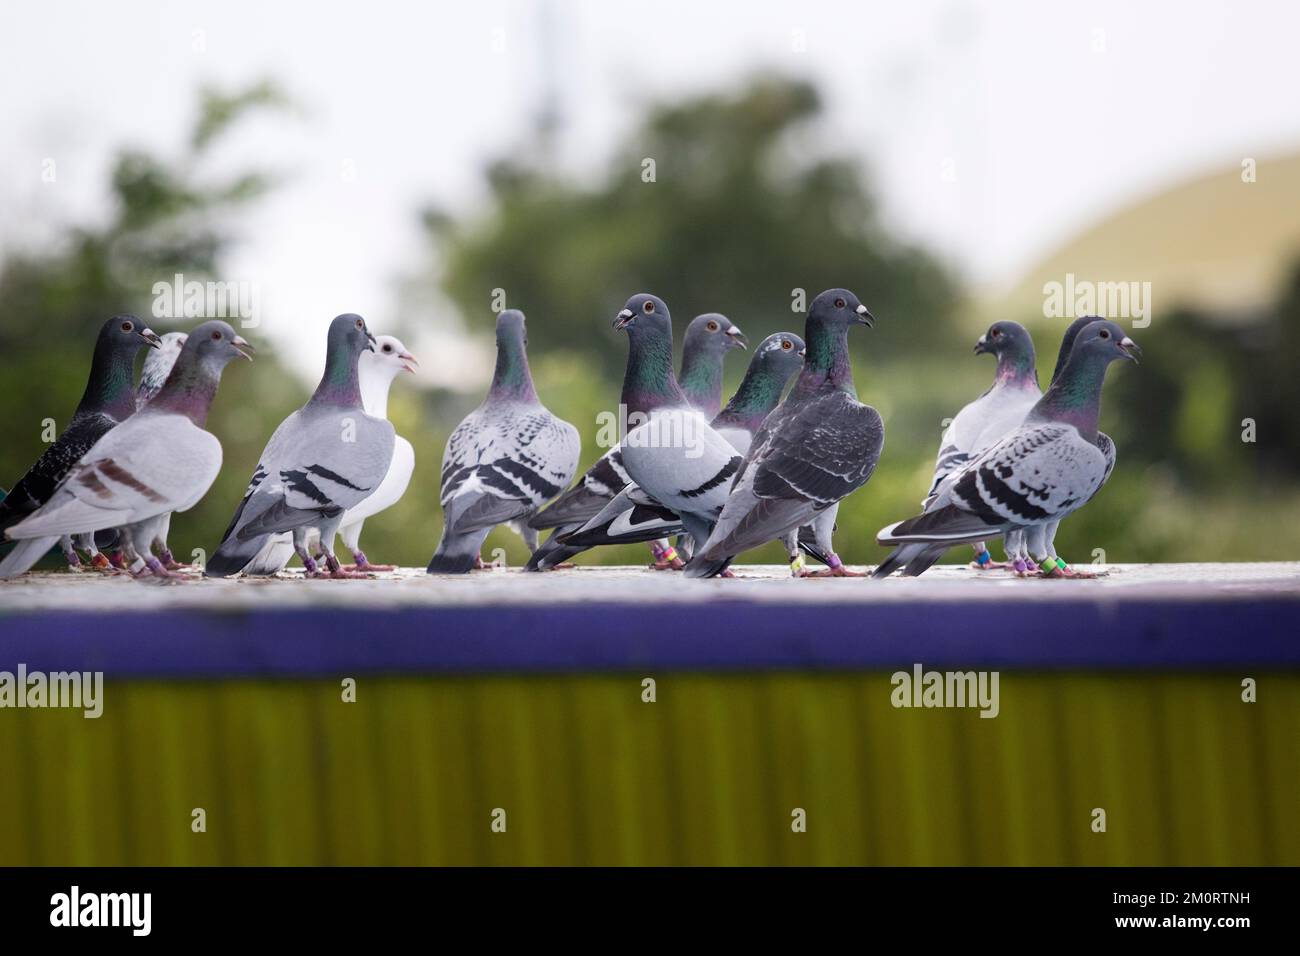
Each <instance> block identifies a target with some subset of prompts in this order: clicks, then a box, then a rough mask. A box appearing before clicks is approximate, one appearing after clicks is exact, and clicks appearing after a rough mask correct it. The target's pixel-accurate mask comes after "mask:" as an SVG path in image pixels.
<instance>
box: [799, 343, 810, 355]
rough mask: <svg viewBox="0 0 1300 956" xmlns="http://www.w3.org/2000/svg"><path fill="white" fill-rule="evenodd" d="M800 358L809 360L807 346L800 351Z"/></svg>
mask: <svg viewBox="0 0 1300 956" xmlns="http://www.w3.org/2000/svg"><path fill="white" fill-rule="evenodd" d="M799 357H800V358H807V357H808V346H806V345H805V346H804V347H803V348H801V349H800V350H799Z"/></svg>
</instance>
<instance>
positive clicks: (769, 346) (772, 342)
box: [750, 332, 805, 379]
mask: <svg viewBox="0 0 1300 956" xmlns="http://www.w3.org/2000/svg"><path fill="white" fill-rule="evenodd" d="M804 352H805V348H804V341H803V339H801V338H799V336H797V335H795V334H794V333H793V332H774V333H773V334H771V335H769V336H768V337H767V338H765V339H763V341H762V342H760V343H758V348H757V349H755V350H754V360H753V361H752V362H750V365H751V367H752V366H755V365H757V366H758V367H759V368H762V369H765V370H768V371H771V372H773V373H775V374H777V375H781V376H783V378H784V379H788V378H789V377H790V376H791V375H793V374H794V373H795V372H797V371H798V370H799V367H800V366H801V365H803V357H804Z"/></svg>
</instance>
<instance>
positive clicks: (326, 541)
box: [317, 517, 370, 581]
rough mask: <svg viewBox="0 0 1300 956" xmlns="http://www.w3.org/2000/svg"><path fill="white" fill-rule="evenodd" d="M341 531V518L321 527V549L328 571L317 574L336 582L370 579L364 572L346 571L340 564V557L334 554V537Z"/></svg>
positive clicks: (333, 519) (331, 520)
mask: <svg viewBox="0 0 1300 956" xmlns="http://www.w3.org/2000/svg"><path fill="white" fill-rule="evenodd" d="M338 529H339V518H337V517H336V518H332V519H330V520H329V521H327V522H326V523H325V524H323V525H321V526H320V548H321V550H322V551H324V552H325V567H326V569H327V570H325V571H323V572H320V571H318V572H317V576H318V577H329V578H331V579H332V580H335V581H343V580H347V579H348V578H368V577H370V575H369V574H366V573H365V572H363V571H346V570H344V568H343V565H341V564H340V563H339V559H338V557H337V556H336V555H335V554H334V535H335V534H336V533H337V532H338Z"/></svg>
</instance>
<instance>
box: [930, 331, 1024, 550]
mask: <svg viewBox="0 0 1300 956" xmlns="http://www.w3.org/2000/svg"><path fill="white" fill-rule="evenodd" d="M975 354H976V355H992V356H994V357H995V358H996V359H997V366H996V367H995V369H994V371H993V384H992V385H991V386H990V387H989V388H988V390H987V391H985V392H984V394H982V395H981V396H980V397H979V398H977V399H975V400H974V401H973V402H971V403H969V404H968V405H966V406H965V407H964V408H962V410H961V411H959V412H958V413H957V414H956V416H955V417H954V418H953V420H952V422H951V423H950V424H949V425H948V427H947V428H946V429H945V430H944V433H943V438H942V439H940V441H939V455H938V458H937V459H936V460H935V465H934V477H933V479H932V480H931V482H930V490H929V492H927V494H926V500H925V502H923V504H922V507H923V508H928V507H929V506H930V504H931V503H932V502H933V501H934V500H935V498H936V497H937V495H938V493H939V489H940V486H941V485H942V484H943V482H944V480H945V479H947V478H948V476H949V475H951V474H953V473H954V472H956V471H959V470H960V469H961V468H962V467H963V466H964V465H965V464H966V463H967V462H968V461H970V460H971V459H972V458H973V457H975V456H976V455H978V454H979V453H980V452H982V451H983V450H984V449H986V448H988V447H989V446H990V445H993V444H995V443H997V442H999V441H1001V440H1002V439H1003V438H1005V437H1006V436H1007V435H1008V434H1010V433H1011V432H1012V431H1014V430H1015V429H1016V428H1018V427H1020V425H1021V423H1022V422H1024V420H1025V416H1026V415H1028V414H1029V410H1030V409H1031V408H1033V407H1034V405H1035V404H1037V402H1038V400H1039V399H1040V398H1042V397H1043V392H1042V390H1041V389H1040V388H1039V387H1038V368H1037V365H1036V364H1035V360H1034V340H1033V339H1032V338H1031V337H1030V335H1029V331H1028V330H1027V329H1026V328H1025V327H1024V326H1023V325H1021V324H1020V323H1018V322H1007V321H1002V322H994V323H993V324H992V325H991V326H989V328H988V331H987V332H985V333H984V334H983V335H981V336H980V337H979V340H978V341H977V342H976V343H975ZM972 547H973V548H974V551H975V566H976V567H977V568H992V567H998V566H1000V565H996V564H995V563H994V562H993V560H992V556H991V555H990V554H989V551H988V548H987V547H986V546H985V544H984V542H983V541H979V542H976V543H975V544H974V545H972ZM1008 557H1011V552H1010V551H1008ZM1014 560H1016V561H1019V560H1020V559H1019V558H1018V557H1016V558H1014Z"/></svg>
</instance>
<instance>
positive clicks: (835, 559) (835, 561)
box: [826, 554, 844, 571]
mask: <svg viewBox="0 0 1300 956" xmlns="http://www.w3.org/2000/svg"><path fill="white" fill-rule="evenodd" d="M826 564H827V566H828V567H829V568H830V569H831V570H832V571H834V570H835V569H836V568H842V567H844V562H843V561H841V560H840V556H839V555H838V554H832V555H831V557H830V560H829V561H827V562H826Z"/></svg>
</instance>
